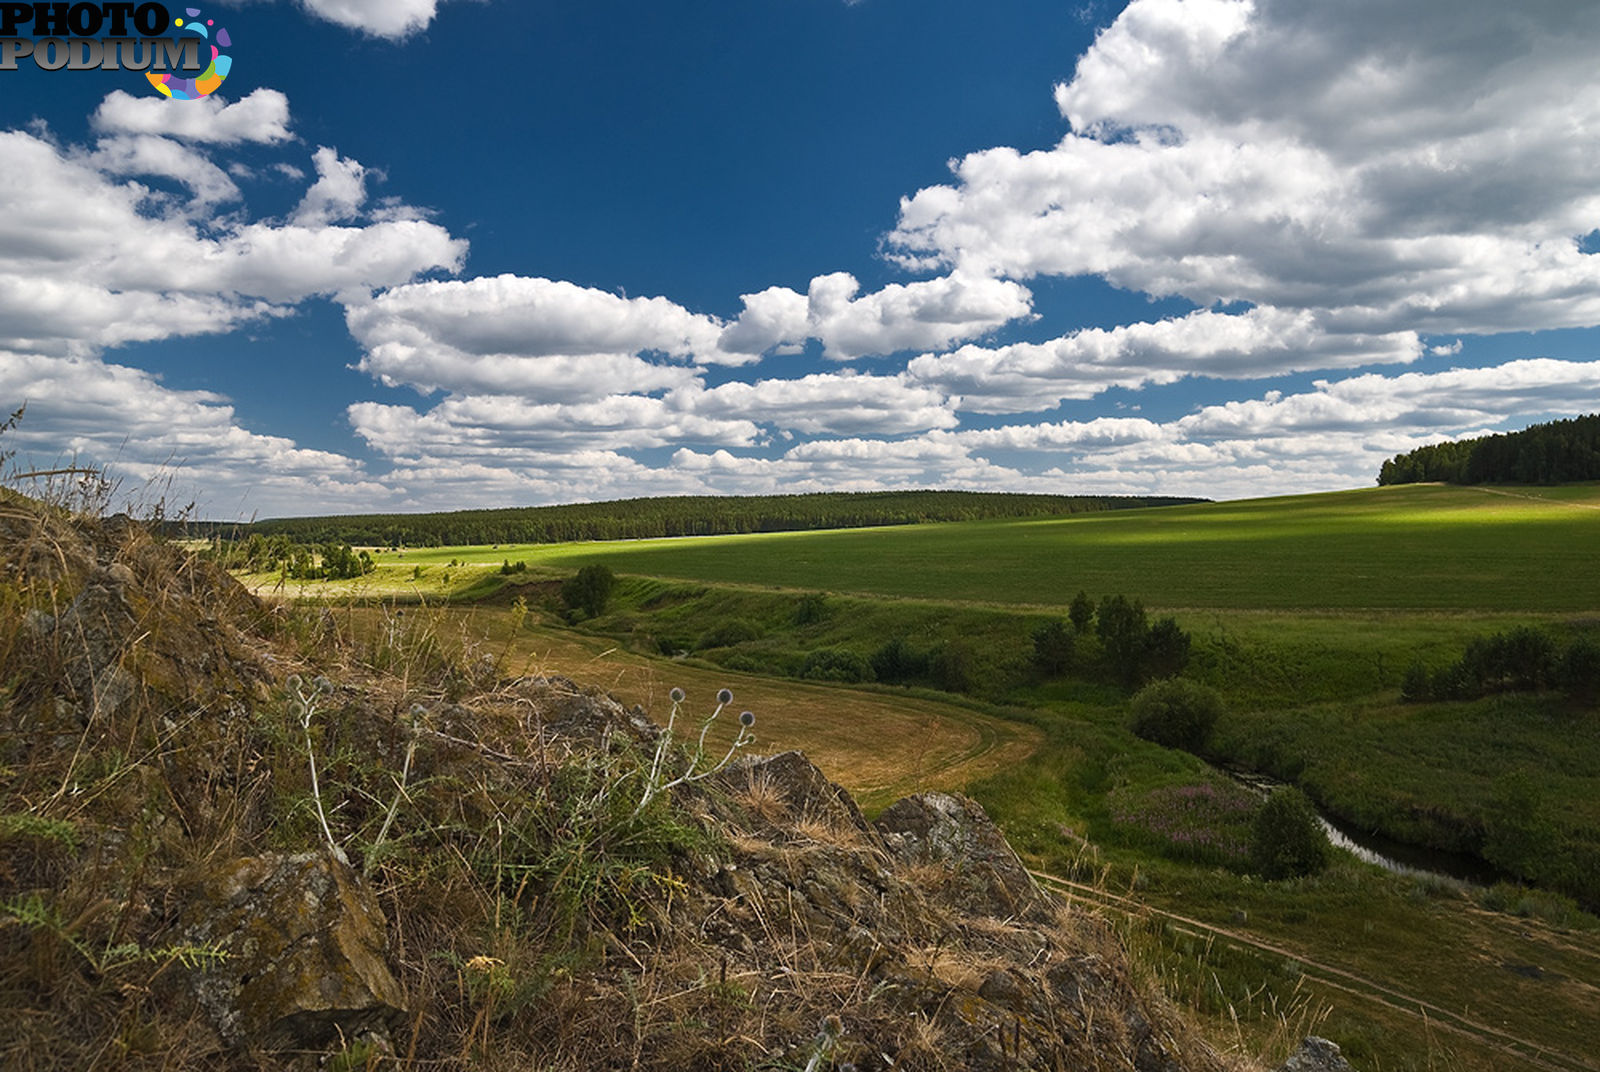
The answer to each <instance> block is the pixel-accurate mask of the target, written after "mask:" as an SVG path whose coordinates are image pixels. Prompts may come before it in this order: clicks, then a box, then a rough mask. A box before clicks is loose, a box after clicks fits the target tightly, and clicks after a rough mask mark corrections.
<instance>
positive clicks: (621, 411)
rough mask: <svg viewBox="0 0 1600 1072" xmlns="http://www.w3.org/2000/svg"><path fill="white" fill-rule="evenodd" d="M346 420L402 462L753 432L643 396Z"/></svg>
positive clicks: (374, 409) (457, 404) (489, 399)
mask: <svg viewBox="0 0 1600 1072" xmlns="http://www.w3.org/2000/svg"><path fill="white" fill-rule="evenodd" d="M349 414H350V423H351V425H352V426H353V427H354V428H355V430H356V433H357V434H358V435H360V436H361V437H362V438H363V439H365V440H366V441H367V442H368V443H370V444H371V445H372V446H373V447H375V448H377V449H378V450H381V451H383V452H384V453H385V454H388V455H390V456H391V457H397V458H405V459H424V458H432V459H439V458H470V459H474V460H477V461H483V462H486V461H488V460H490V459H501V460H502V461H504V460H507V459H510V460H515V459H517V458H519V457H520V456H521V455H522V454H523V453H524V452H525V451H527V450H530V449H534V450H545V451H550V450H557V449H560V448H562V447H568V448H571V449H578V450H599V449H609V450H639V449H644V448H649V447H660V446H669V445H676V444H678V443H683V442H695V443H720V444H728V445H737V446H749V445H752V444H753V443H754V441H755V439H756V435H757V433H758V429H757V428H756V426H755V424H753V423H752V422H750V421H747V420H738V419H717V418H710V417H702V416H700V415H698V414H695V413H691V412H688V411H686V410H684V409H682V408H680V407H678V406H675V405H673V404H672V403H671V402H670V401H667V400H663V399H659V398H649V397H646V396H643V395H612V396H610V397H607V398H602V399H598V400H596V401H591V402H578V403H547V404H543V405H529V404H528V403H527V402H525V401H523V400H522V399H520V398H514V397H507V396H486V395H474V396H467V397H462V398H447V399H445V400H444V401H443V402H440V403H439V404H438V405H436V406H434V407H433V408H432V409H431V410H429V411H428V412H426V413H419V412H417V411H416V410H414V409H412V408H411V407H409V406H394V405H383V404H380V403H377V402H358V403H355V404H354V405H352V406H350V408H349Z"/></svg>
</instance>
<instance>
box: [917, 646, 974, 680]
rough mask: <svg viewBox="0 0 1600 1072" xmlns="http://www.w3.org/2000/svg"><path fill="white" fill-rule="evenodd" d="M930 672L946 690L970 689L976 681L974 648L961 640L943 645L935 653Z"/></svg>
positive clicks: (930, 664) (929, 668) (929, 667)
mask: <svg viewBox="0 0 1600 1072" xmlns="http://www.w3.org/2000/svg"><path fill="white" fill-rule="evenodd" d="M928 672H929V673H930V674H931V675H932V676H933V680H934V682H935V683H936V684H937V685H938V686H939V687H940V688H941V689H944V690H945V691H946V692H968V691H970V690H971V689H972V687H973V684H974V683H975V682H976V673H975V667H974V666H973V656H972V648H971V647H969V646H968V645H967V644H964V643H962V642H961V641H959V640H953V641H951V642H949V643H947V644H945V645H943V646H942V647H940V648H939V650H938V651H937V652H935V653H934V654H933V656H932V658H931V660H930V662H929V666H928Z"/></svg>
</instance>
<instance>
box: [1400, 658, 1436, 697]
mask: <svg viewBox="0 0 1600 1072" xmlns="http://www.w3.org/2000/svg"><path fill="white" fill-rule="evenodd" d="M1432 698H1433V686H1432V684H1431V683H1430V682H1429V680H1428V668H1427V667H1426V666H1423V665H1422V660H1421V659H1418V660H1416V661H1415V662H1413V663H1412V664H1411V665H1410V666H1408V667H1406V672H1405V676H1404V677H1402V678H1401V679H1400V702H1401V703H1422V702H1423V701H1425V700H1431V699H1432Z"/></svg>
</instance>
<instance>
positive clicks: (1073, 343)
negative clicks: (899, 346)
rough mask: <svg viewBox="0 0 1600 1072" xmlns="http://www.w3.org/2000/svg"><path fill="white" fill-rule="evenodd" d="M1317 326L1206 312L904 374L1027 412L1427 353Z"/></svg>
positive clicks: (1400, 339)
mask: <svg viewBox="0 0 1600 1072" xmlns="http://www.w3.org/2000/svg"><path fill="white" fill-rule="evenodd" d="M1318 320H1319V318H1318V317H1317V316H1316V315H1315V314H1313V313H1311V312H1309V311H1300V312H1288V311H1284V310H1278V309H1262V308H1257V309H1251V310H1248V311H1246V312H1244V313H1240V314H1226V313H1219V312H1214V311H1211V310H1204V309H1203V310H1197V311H1196V312H1193V313H1190V314H1188V315H1187V316H1183V317H1175V318H1171V319H1167V320H1161V321H1157V322H1153V323H1136V324H1127V325H1123V326H1121V327H1116V328H1111V329H1104V328H1086V329H1083V330H1081V331H1076V332H1073V333H1072V334H1070V335H1065V336H1063V337H1061V338H1059V339H1053V340H1051V341H1049V342H1045V343H1017V344H1013V345H1010V346H1003V347H996V348H992V349H991V348H984V347H979V346H963V347H961V348H960V349H959V350H956V351H954V352H952V353H947V354H924V355H922V356H921V357H918V358H915V359H913V360H912V361H911V363H910V364H909V365H908V366H907V369H906V372H907V375H908V376H909V377H910V379H911V380H912V381H913V382H917V383H922V384H928V385H932V386H937V387H939V388H940V389H942V390H945V391H948V392H951V393H953V394H957V395H960V396H961V400H962V401H961V409H963V410H965V411H967V412H973V413H1027V412H1033V411H1039V410H1047V409H1052V408H1054V407H1055V406H1056V405H1057V404H1058V403H1060V402H1061V401H1062V400H1063V399H1085V398H1093V397H1094V396H1095V395H1097V394H1099V393H1101V392H1102V391H1104V390H1106V389H1107V388H1110V387H1125V388H1130V389H1131V388H1138V387H1143V386H1145V385H1147V384H1166V383H1173V382H1175V381H1177V380H1179V379H1182V378H1184V377H1186V376H1214V377H1220V378H1248V377H1259V376H1271V375H1276V374H1278V373H1282V372H1289V371H1309V370H1314V369H1324V368H1337V367H1347V368H1348V367H1356V366H1360V365H1368V364H1377V363H1390V362H1408V361H1412V360H1414V359H1416V358H1417V357H1418V356H1420V354H1421V349H1422V347H1421V343H1420V341H1419V340H1418V338H1417V336H1416V335H1415V333H1413V332H1395V333H1393V334H1391V335H1379V336H1371V335H1359V334H1358V335H1336V334H1330V333H1328V332H1327V331H1325V330H1323V329H1322V328H1321V326H1320V325H1319V323H1318Z"/></svg>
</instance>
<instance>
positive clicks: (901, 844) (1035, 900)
mask: <svg viewBox="0 0 1600 1072" xmlns="http://www.w3.org/2000/svg"><path fill="white" fill-rule="evenodd" d="M878 829H879V830H880V831H881V832H882V833H883V835H884V842H885V844H886V845H887V846H888V848H889V851H890V852H891V853H893V854H894V855H896V856H898V857H900V858H901V859H902V860H904V861H906V862H909V863H937V864H942V865H944V866H945V867H947V868H949V869H950V870H952V871H953V872H955V873H956V874H957V875H958V876H960V878H961V882H960V883H958V890H960V891H961V894H962V900H963V902H964V905H965V907H967V908H969V909H970V910H972V911H975V912H979V913H982V914H984V915H989V916H1013V915H1022V914H1024V913H1025V912H1027V911H1028V910H1029V909H1032V908H1036V907H1038V906H1039V905H1040V903H1041V899H1040V896H1039V890H1038V887H1037V886H1036V885H1035V884H1034V881H1033V877H1032V876H1031V875H1029V874H1028V869H1027V868H1026V867H1024V866H1023V865H1022V861H1021V860H1019V859H1017V854H1016V853H1015V852H1013V851H1012V849H1011V846H1010V845H1009V844H1007V843H1006V839H1005V836H1004V835H1002V834H1001V833H1000V830H999V828H998V827H996V826H995V825H994V821H993V820H992V819H990V818H989V816H988V814H987V813H986V812H985V811H984V810H983V807H982V806H981V805H979V804H978V802H977V801H975V800H970V799H968V798H967V797H964V796H961V795H960V794H957V793H921V794H918V795H917V796H914V797H907V798H905V799H904V800H901V801H897V802H896V803H894V804H892V805H890V806H889V807H888V808H887V809H885V810H884V812H883V814H882V815H880V816H878Z"/></svg>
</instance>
